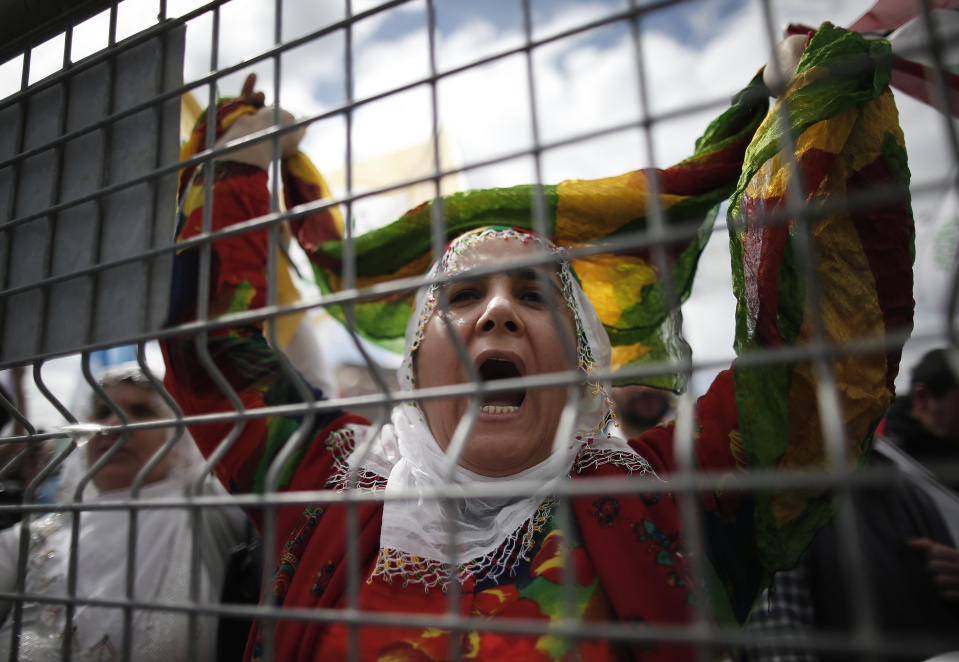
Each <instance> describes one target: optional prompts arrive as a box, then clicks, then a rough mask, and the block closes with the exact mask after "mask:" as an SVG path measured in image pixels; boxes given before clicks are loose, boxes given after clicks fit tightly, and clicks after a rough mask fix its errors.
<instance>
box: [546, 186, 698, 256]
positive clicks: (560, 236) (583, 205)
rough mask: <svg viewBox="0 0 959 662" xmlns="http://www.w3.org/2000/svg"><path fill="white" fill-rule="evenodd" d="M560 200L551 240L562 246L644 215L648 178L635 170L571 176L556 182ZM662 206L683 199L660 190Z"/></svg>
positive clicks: (586, 239) (596, 236)
mask: <svg viewBox="0 0 959 662" xmlns="http://www.w3.org/2000/svg"><path fill="white" fill-rule="evenodd" d="M556 188H557V192H558V194H559V202H558V205H557V209H556V229H555V235H554V237H553V240H554V242H555V243H557V244H559V245H561V246H569V245H571V244H581V243H588V242H590V241H593V240H595V239H599V238H602V237H605V236H607V235H608V234H610V233H612V232H614V231H616V230H617V229H619V228H621V227H623V226H624V225H626V224H627V223H629V222H630V221H631V220H633V219H635V218H639V217H640V216H645V215H646V213H647V205H648V204H649V201H650V196H649V182H648V181H647V179H646V175H645V174H643V172H642V171H640V170H636V171H634V172H628V173H626V174H623V175H617V176H616V177H606V178H604V179H589V180H585V179H570V180H567V181H564V182H560V183H559V184H558V185H557V187H556ZM658 198H659V202H660V204H661V206H662V209H669V208H670V207H672V206H673V204H675V203H676V202H678V201H679V200H682V199H683V196H679V195H666V194H660V195H659V196H658Z"/></svg>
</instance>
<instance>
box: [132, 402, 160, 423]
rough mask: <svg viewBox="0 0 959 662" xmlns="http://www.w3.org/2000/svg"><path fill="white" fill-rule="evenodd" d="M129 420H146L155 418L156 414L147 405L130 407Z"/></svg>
mask: <svg viewBox="0 0 959 662" xmlns="http://www.w3.org/2000/svg"><path fill="white" fill-rule="evenodd" d="M130 418H136V419H140V420H143V419H146V418H157V412H155V411H154V410H153V407H151V406H149V405H133V406H132V407H130Z"/></svg>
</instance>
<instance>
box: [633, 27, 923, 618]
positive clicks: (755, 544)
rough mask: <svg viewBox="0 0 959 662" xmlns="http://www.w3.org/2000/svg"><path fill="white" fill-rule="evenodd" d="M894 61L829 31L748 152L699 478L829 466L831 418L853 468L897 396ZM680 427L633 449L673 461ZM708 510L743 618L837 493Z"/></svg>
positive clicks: (906, 242) (908, 307)
mask: <svg viewBox="0 0 959 662" xmlns="http://www.w3.org/2000/svg"><path fill="white" fill-rule="evenodd" d="M888 55H889V51H888V44H886V43H885V42H881V41H867V40H865V39H863V38H862V37H861V36H860V35H858V34H856V33H852V32H847V31H844V30H840V29H837V28H834V27H832V26H831V25H829V24H824V25H823V26H822V27H821V28H820V29H819V30H818V31H817V32H816V34H815V35H813V36H812V38H811V40H810V41H809V43H808V46H807V48H806V50H805V53H804V54H803V56H802V59H801V60H800V62H799V68H798V72H797V73H796V75H795V77H794V78H793V79H792V80H791V81H790V82H789V84H788V86H787V88H786V91H785V94H784V95H783V97H782V99H781V100H780V101H779V102H778V103H777V105H776V107H774V108H773V109H772V111H771V112H770V113H769V115H768V116H767V118H766V120H765V121H764V122H763V124H762V125H761V126H760V128H759V129H758V130H757V132H756V135H755V137H754V138H753V141H752V143H751V144H750V146H749V148H748V149H747V151H746V155H745V159H744V164H743V171H742V175H741V177H740V179H739V184H738V185H737V188H736V192H735V193H734V195H733V197H732V199H731V202H730V212H729V224H730V247H731V253H732V266H733V284H734V289H735V293H736V298H737V311H736V326H737V328H736V351H737V354H738V355H739V357H740V358H739V359H737V362H736V363H735V364H734V365H733V367H732V369H731V370H728V371H725V372H723V373H722V374H721V375H720V376H719V377H718V378H717V379H716V381H715V382H714V383H713V385H712V387H711V388H710V390H709V392H708V393H707V394H706V395H705V396H704V397H703V398H701V399H700V401H699V403H698V406H697V411H696V423H697V425H696V427H695V434H696V446H695V451H694V453H695V460H696V464H697V466H698V468H699V469H700V470H703V471H712V472H719V473H729V474H737V473H741V472H745V471H746V470H748V469H774V470H783V471H789V470H802V471H808V470H809V469H813V470H815V469H825V468H826V467H827V466H828V464H829V461H828V454H829V453H828V451H827V441H826V439H827V435H826V433H825V432H824V431H825V430H826V429H827V426H828V425H832V419H833V417H832V415H831V414H833V413H835V414H837V415H838V421H836V422H837V423H838V425H837V426H833V427H831V428H828V429H829V432H831V433H835V437H837V440H838V441H840V442H841V443H842V444H843V445H844V449H845V452H846V453H847V460H848V462H849V463H850V466H854V465H855V463H856V462H857V461H858V458H860V457H861V456H862V454H863V453H864V452H865V451H866V450H867V449H868V446H869V442H870V440H871V438H872V433H873V430H874V428H875V426H876V424H877V423H878V421H879V420H880V419H881V417H882V416H883V415H884V413H885V411H886V409H887V407H888V405H889V403H890V402H891V401H892V397H893V382H894V380H895V377H896V374H897V372H898V368H899V357H900V349H901V343H902V342H903V341H904V339H905V337H906V335H907V334H908V332H909V331H910V329H911V326H912V312H913V299H912V257H913V254H912V241H913V223H912V212H911V207H910V202H909V192H908V183H909V171H908V167H907V165H906V155H905V148H904V141H903V136H902V131H901V130H900V128H899V124H898V113H897V110H896V106H895V103H894V101H893V97H892V93H891V92H890V91H889V89H888V83H889V70H890V63H891V62H890V58H889V57H888ZM862 342H868V343H871V345H872V347H873V349H870V350H868V351H866V349H865V348H863V347H862V346H856V343H862ZM780 350H782V351H784V352H785V353H784V354H783V356H782V361H781V362H772V361H770V360H768V359H770V358H771V357H770V356H769V355H770V354H772V353H775V352H777V351H780ZM786 353H788V355H787V354H786ZM817 355H818V358H819V362H818V364H817V363H816V362H815V359H816V358H817ZM830 382H831V383H830ZM832 384H834V388H833V386H832ZM832 394H835V395H836V396H837V399H836V400H832ZM824 395H825V398H823V397H822V396H824ZM834 402H835V404H838V408H834V407H832V404H833V403H834ZM824 422H825V423H826V424H827V425H824ZM671 434H672V431H671V430H666V429H659V430H653V431H651V432H650V433H647V435H644V436H643V437H642V438H640V439H639V440H637V443H638V445H639V446H641V447H642V448H641V451H642V452H644V453H646V454H654V453H655V452H660V451H658V450H654V449H663V448H668V449H669V450H668V451H666V454H667V455H669V454H670V453H671V452H672V446H671V443H670V439H667V436H671ZM664 461H665V463H667V464H669V465H672V462H673V458H672V457H666V458H664ZM703 502H704V510H705V512H706V533H707V544H708V545H709V549H708V556H709V562H710V565H711V571H713V575H714V579H715V581H716V582H718V584H719V585H721V589H722V591H724V592H725V593H726V594H727V597H728V598H729V602H730V605H731V607H732V609H733V613H734V615H735V616H736V617H737V618H738V619H739V620H742V619H743V618H744V617H745V616H746V614H747V613H748V610H749V608H750V606H751V604H752V600H753V598H754V596H755V593H756V589H757V587H759V586H760V585H761V584H765V583H768V581H769V579H770V578H771V576H772V572H774V571H775V570H778V569H784V568H788V567H792V566H793V565H794V564H795V563H796V561H797V560H798V558H799V555H800V554H801V552H802V550H803V549H804V548H805V547H806V546H807V545H808V543H809V542H810V540H811V539H812V537H813V535H815V532H816V531H817V530H818V529H819V528H820V527H821V526H823V525H824V524H825V523H826V522H827V521H828V520H829V518H830V517H831V515H832V498H831V494H830V493H828V492H813V491H806V492H798V491H796V490H795V489H789V488H788V487H786V488H782V489H778V490H774V491H756V492H752V493H745V492H736V491H730V492H726V493H725V494H724V493H722V492H715V493H710V494H706V495H704V498H703ZM714 593H715V591H714Z"/></svg>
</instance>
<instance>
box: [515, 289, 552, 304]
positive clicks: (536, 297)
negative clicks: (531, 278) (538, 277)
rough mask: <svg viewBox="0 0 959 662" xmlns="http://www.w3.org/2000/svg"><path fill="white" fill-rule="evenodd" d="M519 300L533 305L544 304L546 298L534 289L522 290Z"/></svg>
mask: <svg viewBox="0 0 959 662" xmlns="http://www.w3.org/2000/svg"><path fill="white" fill-rule="evenodd" d="M519 298H520V299H521V300H523V301H530V302H533V303H545V302H546V296H545V295H544V294H543V292H542V291H541V290H539V289H536V288H534V289H529V290H524V291H523V292H521V293H520V295H519Z"/></svg>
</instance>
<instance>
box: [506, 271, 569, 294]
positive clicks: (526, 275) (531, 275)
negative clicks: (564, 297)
mask: <svg viewBox="0 0 959 662" xmlns="http://www.w3.org/2000/svg"><path fill="white" fill-rule="evenodd" d="M513 274H514V275H515V278H516V279H517V280H528V281H539V280H541V279H544V280H546V281H548V282H549V283H550V284H551V285H552V286H553V287H554V288H555V289H556V291H557V292H559V293H560V294H562V292H563V289H562V287H561V286H560V284H559V282H558V280H559V274H557V273H556V272H555V271H554V272H552V273H547V272H546V271H545V270H543V271H537V270H536V269H533V268H532V267H521V268H519V269H517V270H516V271H514V272H513ZM544 277H545V278H544Z"/></svg>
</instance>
